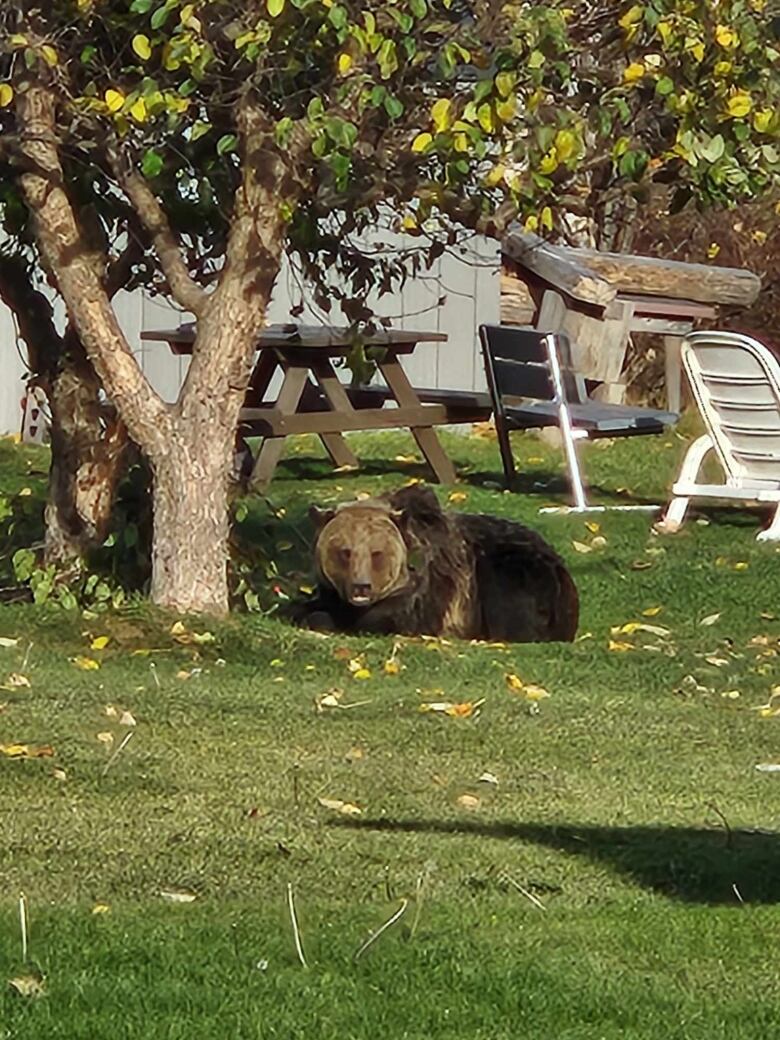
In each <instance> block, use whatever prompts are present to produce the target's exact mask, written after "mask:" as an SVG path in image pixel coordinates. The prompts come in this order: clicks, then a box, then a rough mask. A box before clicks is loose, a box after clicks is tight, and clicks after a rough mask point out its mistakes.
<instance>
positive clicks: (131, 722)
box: [119, 711, 136, 726]
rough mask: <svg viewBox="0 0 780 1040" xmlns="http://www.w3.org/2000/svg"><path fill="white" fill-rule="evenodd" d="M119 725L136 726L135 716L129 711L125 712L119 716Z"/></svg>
mask: <svg viewBox="0 0 780 1040" xmlns="http://www.w3.org/2000/svg"><path fill="white" fill-rule="evenodd" d="M119 725H120V726H135V725H136V721H135V717H134V716H133V715H131V714H130V712H129V711H123V712H122V714H121V715H120V716H119Z"/></svg>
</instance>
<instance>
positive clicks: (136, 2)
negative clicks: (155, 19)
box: [130, 0, 152, 14]
mask: <svg viewBox="0 0 780 1040" xmlns="http://www.w3.org/2000/svg"><path fill="white" fill-rule="evenodd" d="M151 9H152V0H133V2H132V4H130V10H131V11H132V12H133V14H148V13H149V11H151Z"/></svg>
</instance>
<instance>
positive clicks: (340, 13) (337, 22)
mask: <svg viewBox="0 0 780 1040" xmlns="http://www.w3.org/2000/svg"><path fill="white" fill-rule="evenodd" d="M328 21H329V22H330V24H331V25H332V26H333V28H334V29H343V28H344V26H345V25H346V24H347V22H348V21H349V16H348V15H347V9H346V7H342V6H341V4H334V5H333V7H331V9H330V10H329V11H328Z"/></svg>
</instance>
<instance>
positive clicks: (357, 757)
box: [344, 747, 366, 765]
mask: <svg viewBox="0 0 780 1040" xmlns="http://www.w3.org/2000/svg"><path fill="white" fill-rule="evenodd" d="M365 757H366V753H365V751H364V750H363V748H361V747H351V748H350V749H349V751H348V752H347V753H346V755H344V761H345V762H349V764H350V765H351V764H352V763H353V762H360V761H361V760H362V759H364V758H365Z"/></svg>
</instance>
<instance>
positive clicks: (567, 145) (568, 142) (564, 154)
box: [555, 130, 578, 162]
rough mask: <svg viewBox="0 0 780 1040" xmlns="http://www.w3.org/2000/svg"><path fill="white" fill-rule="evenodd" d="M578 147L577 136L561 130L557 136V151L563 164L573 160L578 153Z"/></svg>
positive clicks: (569, 131)
mask: <svg viewBox="0 0 780 1040" xmlns="http://www.w3.org/2000/svg"><path fill="white" fill-rule="evenodd" d="M577 147H578V140H577V135H576V134H574V133H572V131H571V130H559V131H558V133H557V134H556V135H555V150H556V152H557V153H558V158H559V159H560V161H561V162H566V160H567V159H571V157H572V156H573V155H574V154H575V153H576V152H577Z"/></svg>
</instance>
